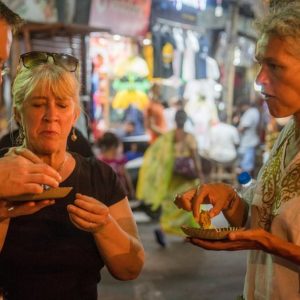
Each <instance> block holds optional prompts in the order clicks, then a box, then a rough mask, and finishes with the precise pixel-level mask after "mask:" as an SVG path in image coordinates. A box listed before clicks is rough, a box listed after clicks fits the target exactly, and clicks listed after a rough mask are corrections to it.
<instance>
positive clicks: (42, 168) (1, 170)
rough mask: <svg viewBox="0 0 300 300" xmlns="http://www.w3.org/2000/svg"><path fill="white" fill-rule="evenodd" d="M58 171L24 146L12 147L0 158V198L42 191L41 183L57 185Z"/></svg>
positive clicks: (59, 178) (58, 179) (59, 179)
mask: <svg viewBox="0 0 300 300" xmlns="http://www.w3.org/2000/svg"><path fill="white" fill-rule="evenodd" d="M60 181H61V176H60V175H59V173H58V172H57V171H56V170H55V169H53V168H51V167H50V166H49V165H47V164H45V163H44V162H43V161H42V160H40V158H39V157H37V156H36V155H35V154H34V153H32V152H31V151H29V150H28V149H25V148H12V150H10V151H9V152H8V154H7V155H6V156H4V157H2V158H0V198H7V197H12V196H16V195H21V194H27V193H28V194H35V193H41V192H43V185H48V186H52V187H57V186H58V185H59V182H60Z"/></svg>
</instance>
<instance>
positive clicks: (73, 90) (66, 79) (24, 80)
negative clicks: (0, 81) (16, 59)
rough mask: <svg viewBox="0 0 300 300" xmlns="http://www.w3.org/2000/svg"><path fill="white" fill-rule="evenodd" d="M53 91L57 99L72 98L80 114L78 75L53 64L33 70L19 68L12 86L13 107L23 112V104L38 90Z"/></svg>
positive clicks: (46, 64) (39, 66) (36, 67)
mask: <svg viewBox="0 0 300 300" xmlns="http://www.w3.org/2000/svg"><path fill="white" fill-rule="evenodd" d="M37 88H39V89H41V90H42V91H51V92H52V93H53V95H54V96H56V97H60V98H62V97H68V98H72V99H73V100H74V102H75V106H76V108H77V109H78V113H79V112H80V110H81V108H80V100H79V93H80V83H79V80H78V74H76V73H75V72H69V71H67V70H65V69H64V68H63V67H60V66H59V65H56V64H53V63H45V64H41V65H38V66H35V67H32V68H26V67H24V66H23V65H21V66H19V69H18V72H17V75H16V77H15V79H14V82H13V85H12V94H13V107H14V108H15V109H17V110H18V111H20V110H21V108H22V105H23V102H24V101H26V99H28V97H29V96H30V95H31V94H32V93H33V92H34V91H35V90H36V89H37Z"/></svg>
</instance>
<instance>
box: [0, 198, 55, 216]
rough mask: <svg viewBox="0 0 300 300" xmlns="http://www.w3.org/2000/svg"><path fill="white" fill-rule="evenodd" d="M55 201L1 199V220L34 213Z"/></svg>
mask: <svg viewBox="0 0 300 300" xmlns="http://www.w3.org/2000/svg"><path fill="white" fill-rule="evenodd" d="M54 203H55V200H41V201H28V202H27V201H26V202H18V203H16V202H11V201H6V200H4V199H0V222H1V221H3V220H5V219H10V218H15V217H19V216H25V215H31V214H34V213H36V212H38V211H39V210H41V209H42V208H44V207H47V206H49V205H52V204H54Z"/></svg>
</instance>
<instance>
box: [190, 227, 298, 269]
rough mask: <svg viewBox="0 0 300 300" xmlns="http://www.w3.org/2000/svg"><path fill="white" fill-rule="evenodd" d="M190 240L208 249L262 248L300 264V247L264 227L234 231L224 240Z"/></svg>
mask: <svg viewBox="0 0 300 300" xmlns="http://www.w3.org/2000/svg"><path fill="white" fill-rule="evenodd" d="M188 240H189V241H190V242H191V243H192V244H194V245H196V246H198V247H201V248H204V249H207V250H221V251H223V250H227V251H236V250H262V251H265V252H268V253H270V254H273V255H276V256H279V257H282V258H285V259H287V260H289V261H291V262H293V263H295V264H300V247H299V246H298V245H296V244H293V243H291V242H287V241H285V240H283V239H281V238H279V237H277V236H275V235H273V234H271V233H269V232H267V231H265V230H263V229H252V230H245V231H237V232H232V233H230V234H229V235H228V240H222V241H208V240H201V239H197V238H188Z"/></svg>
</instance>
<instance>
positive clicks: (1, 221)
mask: <svg viewBox="0 0 300 300" xmlns="http://www.w3.org/2000/svg"><path fill="white" fill-rule="evenodd" d="M54 203H55V200H42V201H36V202H34V201H31V202H21V203H12V202H10V201H6V200H4V199H0V252H1V250H2V248H3V245H4V242H5V239H6V234H7V230H8V227H9V223H10V219H11V218H15V217H19V216H24V215H30V214H34V213H36V212H37V211H39V210H41V209H42V208H44V207H46V206H49V205H52V204H54Z"/></svg>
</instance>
